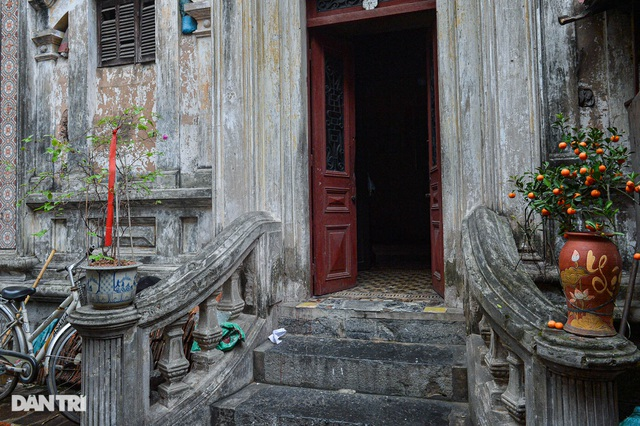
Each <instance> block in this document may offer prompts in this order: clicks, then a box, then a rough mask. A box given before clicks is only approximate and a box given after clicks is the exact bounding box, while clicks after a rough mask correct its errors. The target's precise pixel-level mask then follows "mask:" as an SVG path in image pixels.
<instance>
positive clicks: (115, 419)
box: [69, 306, 140, 426]
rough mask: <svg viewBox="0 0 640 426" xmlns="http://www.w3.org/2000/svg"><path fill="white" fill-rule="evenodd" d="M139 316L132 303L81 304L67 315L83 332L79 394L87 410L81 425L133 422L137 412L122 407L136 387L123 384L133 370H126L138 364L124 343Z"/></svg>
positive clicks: (116, 425)
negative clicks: (98, 307) (124, 305)
mask: <svg viewBox="0 0 640 426" xmlns="http://www.w3.org/2000/svg"><path fill="white" fill-rule="evenodd" d="M139 319H140V314H139V313H138V311H137V310H136V309H135V308H134V307H127V308H124V309H115V310H96V309H93V308H91V307H89V306H83V307H81V308H78V310H76V311H75V312H73V313H72V314H71V315H70V317H69V322H71V324H72V325H73V326H74V327H75V328H76V329H77V330H78V333H80V336H82V394H83V395H85V396H86V398H87V404H86V407H87V411H86V412H85V413H83V414H82V416H81V423H80V424H81V425H83V426H85V425H96V426H97V425H99V426H109V425H113V426H118V425H123V424H136V423H135V419H137V418H138V417H137V416H136V413H131V412H127V411H128V410H125V405H126V404H127V401H128V400H129V396H130V393H131V392H135V391H136V390H135V389H129V386H125V385H124V384H125V379H126V376H127V375H128V374H135V371H128V370H129V369H130V367H131V366H132V365H136V364H137V363H136V360H135V359H131V358H130V357H135V353H133V354H132V353H130V351H128V350H127V347H128V344H129V342H130V341H131V340H132V339H133V337H134V336H135V330H136V324H137V322H138V320H139ZM138 391H140V389H138Z"/></svg>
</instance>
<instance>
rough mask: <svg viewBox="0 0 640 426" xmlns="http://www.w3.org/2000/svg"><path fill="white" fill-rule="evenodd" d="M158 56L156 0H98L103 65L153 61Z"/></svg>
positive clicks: (100, 58)
mask: <svg viewBox="0 0 640 426" xmlns="http://www.w3.org/2000/svg"><path fill="white" fill-rule="evenodd" d="M155 58H156V13H155V0H98V63H99V64H100V66H101V67H109V66H113V65H124V64H133V63H142V62H153V61H154V60H155Z"/></svg>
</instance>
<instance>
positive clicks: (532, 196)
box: [527, 192, 536, 200]
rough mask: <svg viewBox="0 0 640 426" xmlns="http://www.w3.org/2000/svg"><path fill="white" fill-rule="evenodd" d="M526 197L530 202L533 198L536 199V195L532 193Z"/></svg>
mask: <svg viewBox="0 0 640 426" xmlns="http://www.w3.org/2000/svg"><path fill="white" fill-rule="evenodd" d="M527 197H529V199H530V200H533V199H534V198H536V194H534V193H533V192H530V193H528V194H527Z"/></svg>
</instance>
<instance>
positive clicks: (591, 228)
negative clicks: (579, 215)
mask: <svg viewBox="0 0 640 426" xmlns="http://www.w3.org/2000/svg"><path fill="white" fill-rule="evenodd" d="M586 228H587V229H588V230H589V231H591V232H594V231H595V230H596V228H594V227H593V226H591V225H586Z"/></svg>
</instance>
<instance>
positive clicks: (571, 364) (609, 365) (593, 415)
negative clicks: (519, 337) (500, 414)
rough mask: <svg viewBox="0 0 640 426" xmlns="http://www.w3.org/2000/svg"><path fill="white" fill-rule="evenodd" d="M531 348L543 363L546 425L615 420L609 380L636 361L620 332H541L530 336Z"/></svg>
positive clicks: (613, 389) (571, 425)
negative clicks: (602, 335) (586, 334)
mask: <svg viewBox="0 0 640 426" xmlns="http://www.w3.org/2000/svg"><path fill="white" fill-rule="evenodd" d="M536 352H537V356H538V358H539V359H540V360H542V362H543V363H544V365H545V366H546V368H547V379H546V381H547V386H546V387H547V392H546V395H544V396H543V397H544V398H546V400H547V414H548V418H547V422H548V424H554V425H565V426H597V425H614V424H615V425H617V424H618V394H617V387H616V383H615V379H616V377H617V376H618V375H619V374H620V373H622V372H623V371H624V370H625V369H627V368H629V367H631V366H633V365H635V364H636V363H637V362H638V359H639V358H640V357H639V353H638V350H637V348H636V346H635V344H633V343H632V342H630V341H628V340H626V339H624V338H621V337H620V336H614V337H607V338H588V337H577V336H573V335H570V334H569V333H553V332H545V333H543V334H542V335H541V336H539V337H537V338H536Z"/></svg>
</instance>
